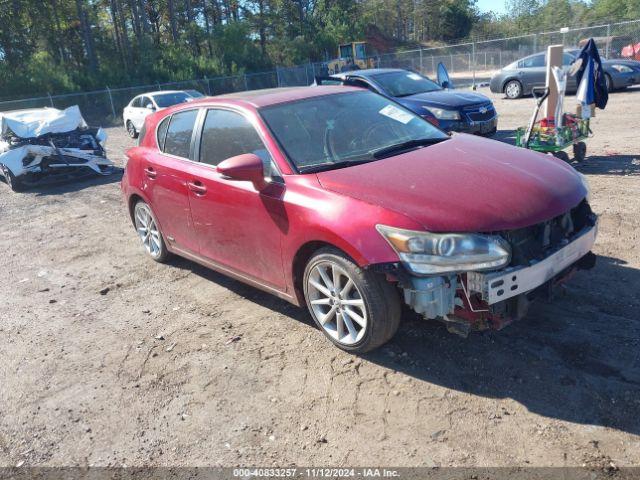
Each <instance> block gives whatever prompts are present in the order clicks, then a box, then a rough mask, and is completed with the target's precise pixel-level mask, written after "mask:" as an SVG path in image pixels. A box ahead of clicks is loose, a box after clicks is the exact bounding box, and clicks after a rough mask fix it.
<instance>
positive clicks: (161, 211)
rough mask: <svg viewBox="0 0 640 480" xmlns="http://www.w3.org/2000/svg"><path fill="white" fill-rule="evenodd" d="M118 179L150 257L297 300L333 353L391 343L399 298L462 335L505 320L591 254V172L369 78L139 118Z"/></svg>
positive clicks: (213, 101) (584, 264)
mask: <svg viewBox="0 0 640 480" xmlns="http://www.w3.org/2000/svg"><path fill="white" fill-rule="evenodd" d="M127 155H128V157H129V161H128V163H127V166H126V170H125V174H124V178H123V180H122V189H123V192H124V197H125V201H126V203H127V206H128V208H129V212H130V214H131V219H132V221H133V223H134V225H135V228H136V230H137V232H138V235H139V236H140V239H141V240H142V243H143V245H144V247H145V249H146V251H147V253H148V255H150V256H151V258H153V259H154V260H156V261H159V262H162V261H164V260H166V258H167V256H168V255H169V254H170V253H174V254H177V255H180V256H183V257H186V258H189V259H191V260H194V261H196V262H198V263H201V264H203V265H205V266H208V267H210V268H213V269H215V270H218V271H220V272H223V273H225V274H228V275H230V276H232V277H234V278H236V279H239V280H240V281H243V282H246V283H249V284H251V285H254V286H256V287H258V288H261V289H263V290H266V291H268V292H271V293H273V294H275V295H278V296H279V297H281V298H283V299H285V300H287V301H289V302H292V303H294V304H295V305H300V306H301V305H305V304H306V306H307V308H308V309H309V311H310V313H311V316H312V317H313V319H314V320H315V322H316V323H317V325H318V326H319V328H320V329H321V330H322V331H323V332H324V333H325V334H326V336H327V337H328V338H329V339H330V340H331V341H332V342H333V343H334V344H336V345H337V346H338V347H340V348H342V349H344V350H348V351H353V352H365V351H368V350H371V349H373V348H375V347H378V346H380V345H382V344H383V343H385V342H386V341H388V340H389V339H390V338H391V337H392V336H393V335H394V333H395V331H396V329H397V328H398V324H399V322H400V312H401V304H402V303H403V302H404V303H406V304H407V305H408V306H409V307H411V308H412V309H413V310H415V311H416V312H418V313H420V314H422V315H423V316H424V317H425V318H428V319H439V320H442V321H444V322H445V323H446V325H447V326H448V327H449V328H450V329H451V330H453V331H455V332H457V333H462V334H466V333H468V331H469V330H479V329H485V328H501V327H502V326H503V325H505V324H506V323H509V322H510V321H511V320H513V319H516V318H520V317H522V316H523V315H524V314H525V312H526V307H527V304H528V303H529V301H530V300H531V299H532V298H534V297H535V296H537V295H538V294H540V293H548V292H549V290H550V289H551V287H552V286H553V285H554V284H556V283H558V282H560V281H562V280H564V279H565V278H566V277H567V276H568V275H569V274H571V273H573V271H575V270H576V269H577V268H589V267H591V266H593V263H594V260H595V257H594V255H593V254H591V253H590V249H591V247H592V245H593V243H594V240H595V235H596V217H595V215H594V214H593V213H592V212H591V209H590V207H589V204H588V202H587V198H586V197H587V193H588V190H587V186H586V183H585V181H584V177H583V176H582V175H580V174H579V173H577V172H576V171H575V170H573V168H571V167H570V166H569V165H567V164H565V163H563V162H562V161H559V160H557V159H555V158H553V157H551V156H547V155H542V154H539V153H535V152H532V151H529V150H524V149H519V148H515V147H512V146H509V145H506V144H503V143H500V142H496V141H493V140H487V139H483V138H478V137H475V136H470V135H465V134H453V135H452V136H448V135H446V134H444V133H443V132H442V131H440V130H438V129H437V128H436V127H434V126H433V125H431V124H430V123H428V122H426V121H425V120H423V119H422V118H420V117H419V116H417V115H416V114H414V113H413V112H411V111H409V110H407V109H405V108H403V107H402V106H400V105H398V104H396V103H394V102H392V101H390V100H389V99H387V98H385V97H382V96H380V95H377V94H375V93H372V92H370V91H367V90H361V89H357V88H350V87H349V88H345V87H342V86H340V87H317V88H308V87H304V88H291V89H275V90H263V91H252V92H242V93H238V94H233V95H226V96H220V97H213V98H207V99H204V100H201V101H197V102H192V103H188V104H182V105H179V106H176V107H173V108H170V109H168V110H164V111H162V112H158V113H156V114H154V115H151V116H150V117H148V118H147V121H146V124H145V127H144V129H143V131H142V132H140V140H139V145H138V146H137V147H134V148H132V149H131V150H129V151H128V152H127Z"/></svg>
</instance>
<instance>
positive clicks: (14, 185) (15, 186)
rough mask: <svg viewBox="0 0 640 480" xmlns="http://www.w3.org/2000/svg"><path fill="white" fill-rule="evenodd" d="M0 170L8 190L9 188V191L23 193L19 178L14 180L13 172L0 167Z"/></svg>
mask: <svg viewBox="0 0 640 480" xmlns="http://www.w3.org/2000/svg"><path fill="white" fill-rule="evenodd" d="M0 169H2V174H3V175H4V181H5V182H7V185H9V188H11V190H13V191H14V192H22V191H24V185H23V183H22V181H21V180H20V179H19V178H16V176H15V175H14V174H13V172H11V170H9V168H8V167H6V166H4V165H0Z"/></svg>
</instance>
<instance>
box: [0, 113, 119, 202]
mask: <svg viewBox="0 0 640 480" xmlns="http://www.w3.org/2000/svg"><path fill="white" fill-rule="evenodd" d="M106 139H107V135H106V133H105V132H104V130H102V129H101V128H91V127H88V126H87V123H86V122H85V121H84V119H83V118H82V115H81V113H80V109H79V108H78V107H77V106H73V107H69V108H67V109H66V110H57V109H55V108H39V109H31V110H19V111H15V112H5V113H0V174H2V175H3V176H4V177H5V181H6V182H7V184H8V185H9V186H10V187H11V188H12V189H13V190H14V191H20V190H22V189H23V188H26V187H29V186H34V185H37V184H41V183H45V182H46V183H48V182H53V181H59V180H63V179H69V178H77V177H80V176H85V175H87V174H98V175H109V174H111V173H113V166H114V165H113V162H111V161H110V160H108V159H107V158H106V153H105V149H104V145H105V141H106Z"/></svg>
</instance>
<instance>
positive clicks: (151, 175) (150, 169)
mask: <svg viewBox="0 0 640 480" xmlns="http://www.w3.org/2000/svg"><path fill="white" fill-rule="evenodd" d="M144 174H145V175H146V176H147V177H149V178H151V179H154V178H156V176H157V175H158V174H157V173H156V171H155V170H154V168H153V167H147V168H145V169H144Z"/></svg>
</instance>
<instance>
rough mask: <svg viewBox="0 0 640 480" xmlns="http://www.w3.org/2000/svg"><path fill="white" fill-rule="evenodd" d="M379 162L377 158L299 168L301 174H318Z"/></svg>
mask: <svg viewBox="0 0 640 480" xmlns="http://www.w3.org/2000/svg"><path fill="white" fill-rule="evenodd" d="M375 160H377V159H376V158H366V159H361V160H343V161H341V162H327V163H319V164H316V165H309V166H308V167H298V171H299V172H300V173H316V172H324V171H327V170H335V169H338V168H345V167H352V166H353V165H361V164H363V163H369V162H373V161H375Z"/></svg>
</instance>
